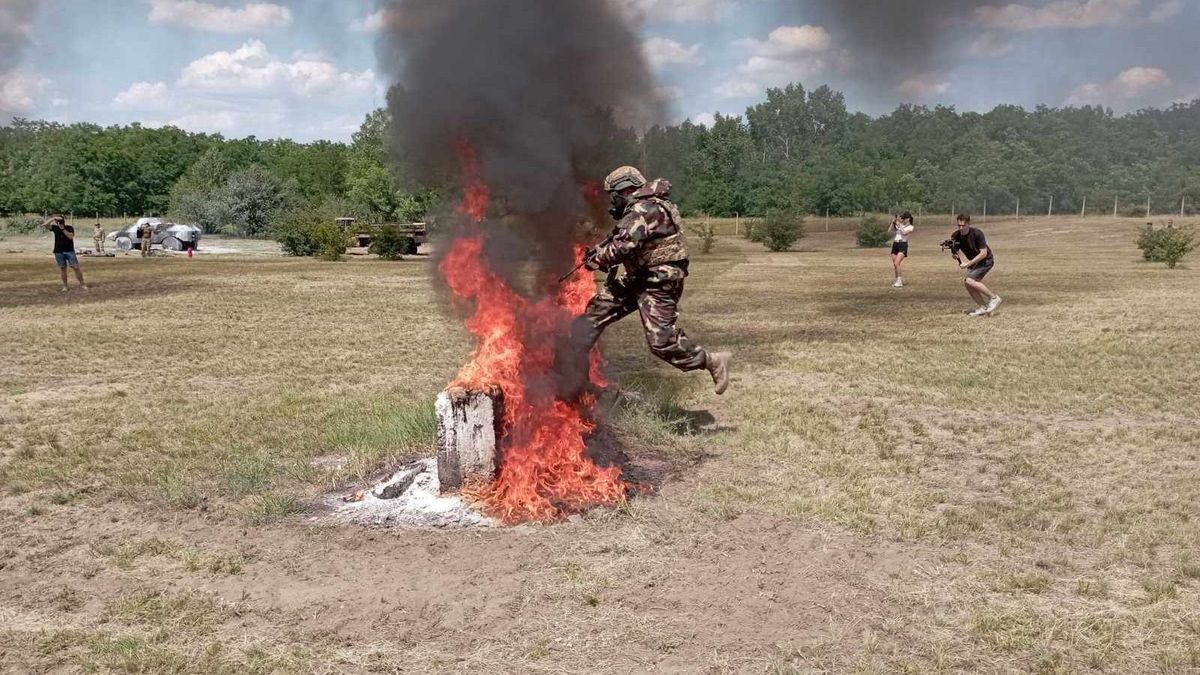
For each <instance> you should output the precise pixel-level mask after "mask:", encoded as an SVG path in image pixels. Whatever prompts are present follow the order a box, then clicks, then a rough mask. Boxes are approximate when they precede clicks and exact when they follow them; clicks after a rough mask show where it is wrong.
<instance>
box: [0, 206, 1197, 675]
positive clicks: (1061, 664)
mask: <svg viewBox="0 0 1200 675" xmlns="http://www.w3.org/2000/svg"><path fill="white" fill-rule="evenodd" d="M939 223H940V221H939ZM726 224H727V223H725V222H722V223H721V224H720V225H721V228H722V229H721V230H720V231H724V229H723V228H724V227H725V225H726ZM1138 224H1139V223H1138V221H1132V220H1131V221H1117V222H1114V221H1112V220H1111V219H1099V218H1096V219H1079V218H1065V219H1058V218H1056V219H1045V218H1038V219H1028V220H1022V221H1021V222H1019V223H1017V222H1012V221H1003V222H992V223H989V224H988V227H987V229H986V231H987V234H988V236H989V239H990V240H991V241H992V243H993V246H994V248H995V251H996V256H997V266H996V269H995V271H994V272H993V273H992V275H991V276H989V277H988V279H987V281H988V283H989V284H990V285H992V287H993V288H994V289H995V290H996V291H998V292H999V293H1000V294H1001V295H1002V296H1003V297H1004V298H1005V303H1004V305H1002V307H1001V309H1000V311H999V312H998V313H997V314H996V316H995V317H993V318H988V319H972V318H968V317H966V316H964V315H963V313H962V310H963V309H968V308H969V307H970V305H969V302H968V299H967V296H966V293H965V292H964V291H963V289H962V286H961V281H960V278H961V277H960V273H959V272H958V271H957V270H956V269H955V268H954V266H953V264H952V263H951V262H950V259H949V256H948V255H946V254H944V253H941V252H939V251H938V250H937V246H936V244H937V242H938V241H940V240H941V239H942V238H944V237H945V235H946V234H947V233H948V230H949V228H948V226H946V225H944V224H937V225H933V224H929V225H925V223H923V222H922V221H921V220H918V231H917V234H916V236H915V237H914V240H913V246H912V250H913V257H912V258H911V260H910V261H909V263H908V269H907V273H906V275H905V276H906V282H907V286H906V287H905V288H904V289H901V290H895V289H892V288H890V287H889V284H890V283H891V277H890V264H889V262H888V260H887V255H886V251H883V250H858V249H855V248H854V247H853V234H852V233H851V232H849V231H848V228H849V226H848V225H847V227H845V228H836V227H831V232H830V233H828V234H826V233H825V232H824V231H823V227H822V221H820V219H810V221H809V222H808V230H809V233H810V234H809V236H808V237H806V238H805V239H803V240H802V241H801V242H800V244H799V245H798V246H797V249H798V251H794V252H789V253H778V254H775V253H768V252H767V251H765V250H764V249H762V248H761V247H760V246H758V245H755V244H750V243H748V242H745V241H744V240H742V239H740V238H736V237H732V236H727V235H723V236H721V237H720V238H719V239H718V241H717V244H716V248H715V251H714V253H713V254H711V255H707V256H699V255H697V256H695V257H694V261H693V266H692V272H693V274H692V277H691V278H690V279H689V281H688V291H687V295H686V297H685V300H684V304H683V312H684V314H683V320H682V322H681V325H682V327H683V328H684V329H685V330H687V332H688V333H689V335H690V336H692V337H693V338H694V339H697V340H699V341H700V342H702V343H704V344H707V345H712V346H716V347H728V348H731V349H732V350H733V351H734V352H735V355H736V361H735V379H734V386H733V388H732V389H731V391H730V392H729V394H727V395H726V396H725V397H722V398H719V399H718V398H716V397H714V396H712V395H711V393H710V392H709V389H708V387H709V383H708V381H707V378H706V376H704V375H702V374H692V375H681V374H678V373H676V372H674V371H673V370H671V369H670V368H668V367H666V366H663V365H661V364H657V363H655V362H654V361H653V358H652V357H651V356H650V355H649V354H648V352H647V351H646V348H645V345H644V342H643V338H642V336H641V334H640V330H639V327H638V326H637V325H636V321H635V320H632V319H631V320H629V321H626V322H623V323H622V324H619V325H618V326H616V327H615V328H614V329H613V330H612V331H611V334H610V335H609V336H608V338H607V342H606V353H607V356H608V360H609V368H610V371H611V373H612V375H613V376H614V379H615V380H616V381H617V382H619V383H620V384H621V386H622V387H624V388H627V389H630V390H633V391H634V392H636V393H637V395H636V396H629V397H624V398H623V399H621V400H619V401H618V402H617V403H615V404H614V407H613V409H612V419H613V420H614V423H615V424H616V426H617V436H618V437H619V438H620V439H621V440H622V441H624V443H625V445H626V450H627V451H628V452H629V453H630V454H632V455H633V456H634V457H635V458H636V457H653V458H655V460H656V461H661V462H665V463H666V464H667V465H668V468H667V469H666V470H665V478H664V480H663V482H662V485H661V486H659V488H658V490H657V491H656V492H654V494H652V495H650V496H645V497H640V498H638V499H635V500H633V501H632V502H631V503H629V504H628V505H626V506H624V507H623V508H621V509H617V510H613V511H600V512H595V513H592V514H589V515H588V516H587V517H586V518H585V519H584V521H583V522H581V523H570V524H563V525H559V526H555V527H539V528H532V529H529V528H524V529H518V530H514V531H505V532H503V533H489V534H485V535H479V534H467V535H459V534H442V533H411V532H410V533H403V534H400V535H399V536H395V537H392V536H381V535H378V534H377V533H374V532H361V531H348V532H341V531H337V532H335V531H330V530H329V529H326V528H319V527H317V528H314V526H312V525H311V524H310V523H309V522H308V521H307V520H306V517H307V516H308V515H309V513H310V511H311V509H312V506H311V505H312V504H313V500H314V498H315V497H317V496H320V495H322V494H324V493H325V492H327V491H329V490H332V489H334V488H337V487H341V488H345V487H349V486H353V485H360V484H362V483H364V482H365V481H367V480H368V479H369V477H370V476H372V475H374V474H376V473H378V472H379V471H381V470H383V469H386V468H387V467H389V466H392V465H394V464H395V463H397V462H401V461H405V460H407V459H409V458H412V457H416V456H421V455H428V454H429V453H430V452H431V442H432V435H433V416H432V411H431V404H432V400H433V397H434V396H435V395H436V393H437V392H438V391H439V390H440V389H441V388H442V387H443V386H444V385H445V383H446V382H447V381H448V380H449V379H450V378H451V377H452V376H453V374H454V373H455V371H456V370H457V368H458V366H459V365H460V364H461V363H462V361H463V359H464V358H465V357H466V354H467V353H468V351H469V348H470V342H469V340H468V339H467V336H466V334H465V333H464V331H463V330H462V329H461V326H460V325H459V324H458V322H457V321H455V320H453V319H448V318H446V315H445V314H444V313H443V312H442V311H441V307H440V302H441V301H440V299H439V296H438V294H437V293H436V291H435V290H434V288H433V285H432V284H431V282H430V270H429V266H428V265H427V264H426V263H425V262H424V261H422V260H408V261H405V262H401V263H381V262H376V261H361V260H360V261H353V262H346V263H338V264H335V263H321V262H316V261H309V260H289V259H268V258H254V257H232V256H231V257H222V256H216V257H212V258H206V259H201V258H196V259H193V260H186V259H177V258H169V259H168V258H163V259H153V260H148V261H142V260H138V259H134V258H128V259H126V258H117V259H114V260H87V259H85V260H84V265H85V273H87V274H88V277H89V281H90V282H92V284H93V290H92V291H91V292H90V293H88V294H86V295H85V294H82V293H78V292H72V293H68V294H65V295H60V294H58V293H57V290H56V275H55V271H54V269H53V265H52V262H51V261H50V260H49V259H48V258H49V257H48V255H40V256H37V257H33V256H31V255H30V254H23V255H0V345H3V349H4V358H3V360H2V362H0V397H2V398H0V400H2V403H0V423H2V424H3V429H4V433H3V435H2V438H0V535H2V537H0V582H2V583H0V587H3V589H4V590H2V591H0V594H2V595H0V608H3V609H0V618H3V619H4V621H3V624H4V626H5V627H4V628H3V629H0V666H2V667H10V668H12V669H16V670H52V669H55V668H83V669H93V670H97V669H99V670H104V669H110V670H122V669H124V670H138V669H141V670H144V671H155V672H157V671H167V672H172V671H174V672H190V671H194V670H203V669H205V668H207V669H209V670H211V671H217V672H219V671H221V670H225V671H226V672H312V671H322V670H337V671H368V672H386V671H389V669H395V664H397V663H403V664H405V666H406V667H409V668H411V669H414V670H426V671H446V670H458V671H473V672H492V671H516V670H519V671H526V672H565V671H568V672H591V671H601V670H603V671H613V670H633V671H642V670H650V669H659V670H683V671H691V672H694V671H708V672H744V671H752V672H763V671H768V672H822V671H824V672H981V671H982V672H1010V671H1034V672H1078V671H1086V670H1101V671H1104V672H1164V673H1167V672H1170V673H1174V672H1189V671H1195V670H1200V610H1198V609H1197V608H1198V607H1200V563H1198V562H1197V561H1200V545H1198V543H1197V542H1200V413H1198V412H1197V411H1200V388H1197V387H1196V386H1195V378H1196V375H1197V374H1198V373H1200V346H1198V344H1197V339H1198V338H1197V335H1198V329H1200V318H1198V317H1200V259H1194V260H1190V261H1185V263H1184V264H1183V266H1182V267H1181V268H1180V269H1176V270H1170V271H1168V270H1166V269H1165V268H1164V267H1163V266H1161V265H1151V264H1147V263H1143V262H1141V261H1140V260H1139V256H1138V251H1137V250H1136V249H1135V248H1134V247H1133V236H1134V231H1135V228H1136V225H1138ZM465 579H470V580H471V581H470V582H465V581H464V580H465ZM425 589H436V590H433V591H426V590H425ZM381 599H382V601H381Z"/></svg>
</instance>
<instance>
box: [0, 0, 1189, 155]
mask: <svg viewBox="0 0 1200 675" xmlns="http://www.w3.org/2000/svg"><path fill="white" fill-rule="evenodd" d="M480 1H481V2H482V1H490V0H480ZM513 1H515V2H519V1H520V0H513ZM612 1H613V2H616V3H617V4H618V5H619V6H620V7H621V11H622V12H624V13H625V14H626V15H628V16H629V17H630V20H631V22H633V23H634V24H635V25H637V26H638V29H639V31H640V32H641V35H642V38H643V45H644V51H645V55H646V57H647V59H648V61H649V63H650V64H651V66H652V67H653V69H654V71H655V73H656V75H657V77H658V80H659V85H660V86H659V91H658V95H660V96H662V97H663V98H666V99H668V100H669V101H670V103H671V106H670V107H671V114H672V115H673V117H674V119H673V120H672V121H675V120H679V119H683V118H685V117H690V118H691V119H693V120H698V121H704V120H708V119H711V115H712V113H713V112H714V111H720V112H723V113H737V114H740V113H742V112H743V111H744V110H745V108H746V106H748V105H752V104H753V103H755V102H756V101H758V100H760V99H761V98H762V92H763V90H764V89H765V88H766V87H768V86H781V85H783V84H786V83H788V82H793V81H795V82H801V83H803V84H804V85H805V86H806V87H810V88H811V87H815V86H817V85H819V84H824V83H827V84H829V85H831V86H833V87H834V88H835V89H838V90H841V91H844V92H845V93H846V95H847V99H848V103H849V105H850V107H851V108H852V109H855V110H863V111H865V112H868V113H871V114H878V113H882V112H886V111H887V110H890V109H891V108H893V107H894V106H895V105H896V104H898V103H901V102H912V103H920V104H929V105H932V104H937V103H944V104H949V105H954V106H956V107H958V108H959V109H960V110H987V109H990V108H991V107H993V106H995V105H996V104H999V103H1016V104H1020V105H1024V106H1027V107H1032V106H1034V105H1037V104H1047V105H1051V106H1062V105H1082V104H1095V103H1099V104H1103V105H1107V106H1111V107H1112V108H1114V109H1115V110H1116V111H1117V112H1125V111H1129V110H1134V109H1137V108H1139V107H1144V106H1164V105H1169V104H1170V103H1172V102H1175V101H1183V100H1191V99H1192V98H1197V97H1200V67H1198V66H1197V64H1200V38H1198V36H1197V33H1198V29H1200V0H1050V1H1047V0H1015V1H1013V2H1004V1H1003V0H997V1H994V2H989V1H988V0H885V1H882V2H868V1H866V0H863V1H862V2H859V1H858V0H612ZM380 23H381V15H380V13H379V12H377V11H376V5H375V3H374V2H372V1H371V0H359V1H355V0H273V1H272V0H258V1H252V2H247V1H246V0H103V1H101V0H0V116H2V117H3V119H7V118H8V117H9V116H11V115H19V116H22V117H30V118H42V119H51V120H57V121H63V122H74V121H90V122H97V123H101V124H114V123H128V122H141V123H142V124H145V125H151V126H159V125H164V124H173V125H176V126H179V127H182V128H184V129H188V130H193V131H210V132H220V133H223V134H225V135H226V136H231V137H236V136H245V135H250V134H253V135H256V136H259V137H260V138H272V137H290V138H296V139H298V140H311V139H316V138H329V139H334V140H347V139H349V137H350V134H351V133H352V132H353V131H354V130H355V129H356V128H357V127H358V125H359V123H360V122H361V121H362V118H363V116H364V115H365V114H366V113H367V112H368V111H370V110H371V109H372V108H374V107H377V106H379V105H382V104H383V102H384V92H385V91H386V88H387V81H386V78H385V77H384V76H383V75H382V74H381V73H382V72H385V71H387V70H388V69H386V68H381V67H380V66H379V64H377V63H376V60H375V50H374V40H375V35H376V32H377V31H378V29H379V25H380ZM448 57H449V55H448ZM597 58H604V59H606V60H609V61H611V62H612V63H613V67H615V68H619V67H620V64H621V56H620V55H597Z"/></svg>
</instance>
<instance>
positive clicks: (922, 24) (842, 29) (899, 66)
mask: <svg viewBox="0 0 1200 675" xmlns="http://www.w3.org/2000/svg"><path fill="white" fill-rule="evenodd" d="M985 4H988V0H883V1H880V2H873V1H862V2H859V1H846V0H820V1H818V2H815V3H808V2H803V3H800V2H797V3H796V6H795V8H794V9H795V10H796V11H800V12H803V14H802V16H812V15H813V13H815V14H816V15H817V16H818V17H819V20H820V21H822V22H827V23H828V24H829V26H830V27H831V28H832V29H834V34H835V35H839V36H844V37H846V38H848V39H849V40H850V41H851V42H850V43H848V44H845V45H843V46H844V47H845V48H846V49H848V50H849V51H850V52H851V53H852V54H853V57H854V61H855V62H856V63H857V64H858V68H856V71H855V73H854V74H855V76H856V77H857V78H858V79H861V80H863V81H865V82H867V83H870V84H877V85H880V84H881V85H886V86H888V87H889V88H890V86H893V85H895V83H897V82H899V81H901V80H903V79H905V78H909V77H915V76H921V75H925V74H928V73H931V72H935V71H937V70H939V69H941V68H942V67H944V66H945V65H947V64H948V60H949V59H951V58H954V55H955V54H957V53H959V52H961V48H962V46H963V44H964V43H965V42H967V41H969V38H971V37H974V36H972V35H969V34H968V33H967V32H966V31H965V26H966V25H967V24H968V19H970V17H971V14H972V13H973V12H974V10H975V9H976V8H978V7H980V6H982V5H985Z"/></svg>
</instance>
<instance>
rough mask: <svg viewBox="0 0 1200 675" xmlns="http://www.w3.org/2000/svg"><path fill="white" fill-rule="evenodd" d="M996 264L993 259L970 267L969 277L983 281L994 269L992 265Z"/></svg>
mask: <svg viewBox="0 0 1200 675" xmlns="http://www.w3.org/2000/svg"><path fill="white" fill-rule="evenodd" d="M994 264H995V263H993V262H992V261H991V260H986V261H984V262H981V263H979V264H978V265H976V266H974V267H968V268H967V278H968V279H974V280H975V281H983V278H984V277H986V276H987V275H988V272H991V271H992V265H994Z"/></svg>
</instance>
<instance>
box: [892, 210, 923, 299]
mask: <svg viewBox="0 0 1200 675" xmlns="http://www.w3.org/2000/svg"><path fill="white" fill-rule="evenodd" d="M915 229H916V227H915V226H914V225H913V217H912V214H911V213H909V212H907V211H905V212H904V213H901V214H900V215H899V216H896V217H895V218H892V224H891V225H889V226H888V232H894V233H895V234H896V237H895V239H894V240H893V241H892V271H893V272H895V274H896V281H895V282H894V283H893V284H892V288H903V287H904V276H903V274H904V273H903V270H902V269H901V267H903V265H904V259H905V258H907V257H908V236H909V235H910V234H912V233H913V230H915Z"/></svg>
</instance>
